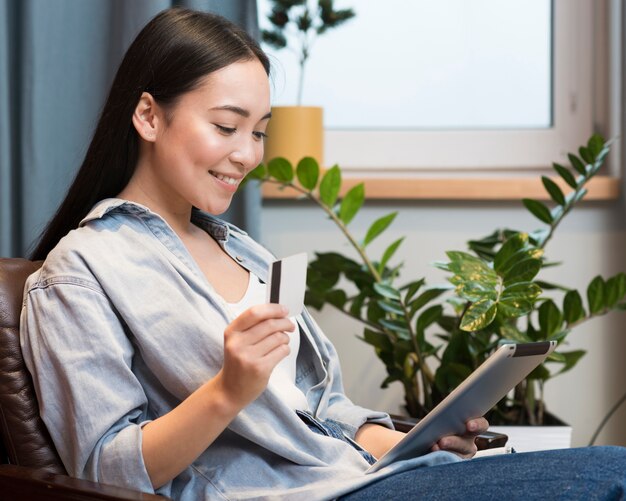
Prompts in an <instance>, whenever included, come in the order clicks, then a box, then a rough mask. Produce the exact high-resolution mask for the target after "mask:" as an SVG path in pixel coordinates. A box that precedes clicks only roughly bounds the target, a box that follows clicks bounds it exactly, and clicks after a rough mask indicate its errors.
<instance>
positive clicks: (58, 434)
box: [20, 279, 161, 492]
mask: <svg viewBox="0 0 626 501" xmlns="http://www.w3.org/2000/svg"><path fill="white" fill-rule="evenodd" d="M27 290H28V292H27V294H26V296H25V300H24V307H23V309H22V317H21V336H20V338H21V343H22V351H23V353H24V360H25V362H26V365H27V367H28V369H29V371H30V373H31V375H32V377H33V383H34V386H35V391H36V393H37V399H38V401H39V405H40V413H41V416H42V419H43V421H44V423H45V424H46V426H47V428H48V430H49V432H50V435H51V436H52V439H53V441H54V443H55V446H56V448H57V451H58V452H59V456H60V457H61V460H62V461H63V464H64V465H65V467H66V470H67V471H68V473H69V474H70V475H71V476H74V477H79V478H86V479H89V480H93V481H97V482H103V483H110V484H114V485H118V486H123V487H129V488H133V489H137V490H140V491H144V492H154V490H153V487H152V483H151V481H150V478H149V476H148V473H147V471H146V467H145V464H144V462H143V455H142V452H141V445H142V444H141V441H142V433H141V426H143V425H144V424H145V423H146V419H147V418H146V415H147V399H146V395H145V393H144V391H143V388H142V386H141V384H140V382H139V381H138V380H137V378H136V376H135V375H134V374H133V372H132V370H131V368H132V363H133V355H134V349H133V346H132V343H131V342H130V340H129V338H128V337H127V335H126V333H125V332H124V327H123V323H122V322H121V320H120V319H119V318H118V316H117V314H116V311H115V309H114V307H113V305H112V304H111V303H110V301H109V299H108V298H107V296H106V295H105V294H104V293H103V292H102V291H101V290H100V289H99V286H98V285H97V284H94V283H91V282H89V281H85V280H77V279H72V280H69V279H67V280H63V279H60V280H56V281H55V282H54V283H45V282H44V283H42V284H36V285H35V286H33V287H31V288H30V289H27ZM160 490H161V489H160Z"/></svg>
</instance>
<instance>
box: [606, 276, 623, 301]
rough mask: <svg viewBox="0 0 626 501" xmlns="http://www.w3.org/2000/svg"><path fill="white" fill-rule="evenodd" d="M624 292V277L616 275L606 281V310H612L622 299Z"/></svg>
mask: <svg viewBox="0 0 626 501" xmlns="http://www.w3.org/2000/svg"><path fill="white" fill-rule="evenodd" d="M625 292H626V275H624V273H618V274H617V275H615V276H614V277H611V278H609V279H608V280H607V281H606V300H605V304H606V307H607V308H614V307H615V305H616V304H617V302H618V301H619V300H621V299H622V298H623V297H624V293H625Z"/></svg>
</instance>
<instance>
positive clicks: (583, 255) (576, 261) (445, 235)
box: [261, 200, 626, 445]
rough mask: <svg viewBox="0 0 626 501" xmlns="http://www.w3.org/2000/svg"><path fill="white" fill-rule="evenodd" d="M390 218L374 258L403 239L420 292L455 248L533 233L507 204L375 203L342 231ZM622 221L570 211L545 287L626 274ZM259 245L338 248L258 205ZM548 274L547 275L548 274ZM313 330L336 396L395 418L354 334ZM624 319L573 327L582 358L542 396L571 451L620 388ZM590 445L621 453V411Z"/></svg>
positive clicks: (611, 211) (334, 326)
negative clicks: (332, 363)
mask: <svg viewBox="0 0 626 501" xmlns="http://www.w3.org/2000/svg"><path fill="white" fill-rule="evenodd" d="M391 210H399V211H400V214H399V215H398V217H397V218H396V221H395V222H394V223H393V225H392V226H391V227H390V228H389V230H388V231H387V233H386V234H384V235H383V236H382V237H381V242H379V246H378V247H376V246H375V245H374V244H373V245H372V251H373V252H372V255H374V256H378V255H379V253H380V251H381V249H382V248H383V247H382V245H383V244H384V243H387V244H389V243H390V242H392V241H393V240H395V239H396V238H399V237H400V236H403V235H406V239H405V241H404V243H403V244H402V246H401V248H400V250H399V251H398V254H397V259H398V260H400V259H401V260H404V261H405V268H404V271H403V274H402V276H403V277H406V278H409V277H411V278H418V277H421V276H426V277H427V279H428V281H429V282H430V283H436V282H443V280H444V274H443V272H440V271H439V270H437V269H435V268H433V267H432V266H431V263H432V262H433V261H436V260H442V259H445V254H444V251H446V250H455V249H456V250H464V249H465V242H466V241H467V240H468V239H471V238H477V237H481V236H484V235H486V234H488V233H490V232H491V231H493V230H494V229H495V228H496V227H505V226H506V227H513V228H516V229H520V230H533V229H535V228H537V227H539V226H540V225H541V223H538V221H537V220H535V219H534V218H533V217H532V216H530V215H529V214H528V212H527V211H526V210H525V209H524V208H522V207H521V204H520V203H517V202H506V203H504V202H499V203H469V202H419V201H413V202H386V203H382V202H377V203H369V204H368V205H367V206H366V207H365V208H364V209H363V210H362V211H361V213H360V214H359V215H358V216H357V218H356V219H355V220H354V221H353V223H352V224H351V227H352V229H353V231H354V232H355V234H356V235H358V236H362V235H363V234H364V232H365V231H366V229H367V227H368V225H369V224H370V223H371V222H372V221H373V220H374V219H375V218H376V217H379V216H381V215H383V214H386V213H387V212H389V211H391ZM623 214H626V212H625V211H624V210H623V208H622V207H621V206H620V203H618V202H601V203H600V202H594V203H591V202H589V203H586V204H584V205H583V206H580V207H578V208H576V209H575V210H574V211H573V212H572V213H571V214H570V215H569V216H568V218H566V219H565V220H564V222H563V224H562V226H561V227H560V228H559V229H558V230H557V233H556V236H555V238H554V239H553V241H552V242H551V243H550V244H549V245H548V248H547V255H548V257H549V258H550V259H551V260H553V261H563V265H562V266H560V267H557V268H552V269H550V270H546V273H545V274H544V275H542V277H543V278H544V279H545V280H550V281H554V282H560V283H562V284H564V285H568V286H571V287H575V288H578V289H579V291H581V293H582V294H583V296H584V290H585V289H586V286H587V284H588V283H589V281H591V279H592V278H593V277H594V276H595V275H597V274H602V275H603V276H607V275H610V274H614V273H617V272H619V271H623V270H626V258H625V257H624V250H625V249H626V227H625V225H624V223H623V220H624V217H623ZM261 229H262V235H263V242H264V243H265V245H267V246H268V247H269V248H270V249H271V250H272V251H273V252H275V253H276V254H277V255H279V256H287V255H290V254H292V253H296V252H300V251H303V250H306V251H308V252H309V253H310V255H312V253H313V251H315V250H317V251H327V250H339V251H342V252H348V246H347V244H346V243H345V241H344V240H343V237H342V236H341V234H340V233H339V231H338V230H337V229H335V227H334V226H333V224H332V223H331V222H330V221H329V220H327V219H326V218H325V216H324V215H323V214H322V213H321V211H320V210H319V209H317V208H316V207H314V206H313V205H310V204H308V203H307V202H304V201H286V202H285V201H268V200H266V201H265V203H264V209H263V214H262V228H261ZM548 271H549V273H548ZM313 314H314V317H315V318H316V319H317V320H318V322H319V323H320V325H321V327H322V329H324V331H325V332H326V334H327V335H328V336H329V337H330V339H331V340H332V341H333V343H334V344H335V346H336V347H337V350H338V352H339V355H340V358H341V362H342V366H343V372H344V382H345V389H346V393H347V394H348V396H350V397H351V398H352V399H353V400H354V401H355V402H356V403H358V404H361V405H364V406H367V407H373V408H378V409H382V410H386V411H388V412H396V411H398V410H399V409H400V406H401V405H402V401H403V396H402V389H401V387H400V386H399V384H398V383H394V384H393V385H392V386H391V387H389V388H388V389H386V390H381V389H380V388H379V386H380V383H381V381H382V380H383V379H384V377H385V371H384V367H383V365H382V363H381V362H379V361H378V359H377V358H376V356H375V354H374V351H373V349H371V347H370V346H368V345H366V344H365V343H363V342H362V341H360V340H358V339H357V338H356V335H360V333H361V328H360V325H359V324H358V323H357V322H354V321H352V320H349V319H347V318H345V317H343V316H342V315H341V314H340V313H337V312H335V311H331V309H330V308H327V309H325V310H324V311H322V312H321V313H319V312H315V311H313ZM624 325H626V312H615V313H613V314H611V315H609V316H606V317H601V318H597V319H593V320H591V321H589V322H588V323H586V324H583V325H581V326H579V327H578V328H576V330H575V331H573V332H572V333H571V334H570V336H569V337H568V341H569V343H570V345H569V346H568V349H569V348H571V349H585V350H587V351H588V353H587V355H586V356H585V357H584V358H583V359H582V360H581V361H580V362H579V364H578V365H577V366H576V367H575V368H574V369H573V370H572V371H570V372H569V373H565V374H562V375H560V376H558V377H557V378H555V379H553V380H551V381H550V382H549V383H548V385H547V387H546V400H547V404H548V406H549V409H550V410H551V411H552V412H553V413H555V414H556V415H558V416H559V417H561V418H562V419H563V420H565V421H566V422H568V423H570V424H571V425H572V426H573V443H574V445H586V443H587V442H588V440H589V439H590V437H591V435H592V433H593V431H594V430H595V428H596V426H597V425H598V424H599V422H600V421H601V419H602V417H603V416H604V415H605V414H606V413H607V412H608V410H609V409H610V408H611V407H612V405H613V404H614V402H616V401H617V399H618V398H619V397H620V396H621V395H622V394H623V392H624V390H625V389H626V363H625V361H624V359H625V358H626V332H625V331H626V329H624ZM597 443H606V444H608V443H611V444H620V445H626V405H625V406H623V407H622V408H621V409H620V411H619V413H618V414H616V415H615V416H614V417H613V419H612V420H611V422H610V423H609V424H608V425H607V427H606V428H605V431H604V432H603V433H602V434H601V435H600V437H599V439H598V441H597Z"/></svg>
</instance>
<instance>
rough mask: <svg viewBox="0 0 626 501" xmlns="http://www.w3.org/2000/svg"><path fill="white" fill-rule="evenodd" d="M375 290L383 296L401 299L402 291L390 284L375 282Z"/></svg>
mask: <svg viewBox="0 0 626 501" xmlns="http://www.w3.org/2000/svg"><path fill="white" fill-rule="evenodd" d="M374 290H375V291H376V292H377V293H378V294H380V295H381V296H383V297H386V298H389V299H395V300H396V301H399V300H400V292H399V291H398V290H397V289H394V288H393V287H390V286H389V285H383V284H379V283H374Z"/></svg>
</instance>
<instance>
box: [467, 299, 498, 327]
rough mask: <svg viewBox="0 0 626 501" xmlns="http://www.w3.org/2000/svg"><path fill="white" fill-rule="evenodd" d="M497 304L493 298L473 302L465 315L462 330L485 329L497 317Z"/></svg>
mask: <svg viewBox="0 0 626 501" xmlns="http://www.w3.org/2000/svg"><path fill="white" fill-rule="evenodd" d="M496 313H497V304H496V303H495V301H492V300H491V299H484V300H481V301H477V302H475V303H473V304H472V305H471V306H470V307H469V308H468V309H467V311H466V312H465V315H463V319H462V320H461V330H464V331H468V332H471V331H477V330H480V329H484V328H485V327H487V326H488V325H489V324H490V323H491V322H493V320H494V318H496Z"/></svg>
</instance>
